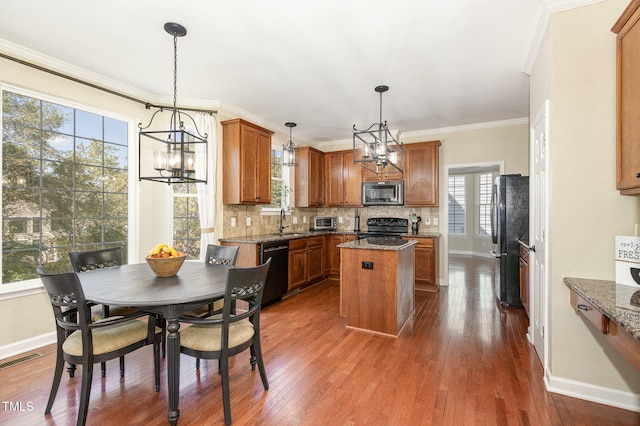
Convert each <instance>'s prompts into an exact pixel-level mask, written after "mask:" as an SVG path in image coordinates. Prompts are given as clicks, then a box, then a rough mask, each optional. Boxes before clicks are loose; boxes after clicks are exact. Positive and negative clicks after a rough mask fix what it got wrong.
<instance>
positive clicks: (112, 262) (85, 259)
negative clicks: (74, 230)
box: [69, 247, 166, 377]
mask: <svg viewBox="0 0 640 426" xmlns="http://www.w3.org/2000/svg"><path fill="white" fill-rule="evenodd" d="M69 259H70V260H71V267H72V268H73V271H74V272H78V273H83V272H89V271H96V270H100V269H106V268H115V267H117V266H120V265H122V249H121V248H120V247H111V248H106V249H99V250H88V251H70V252H69ZM96 307H97V308H98V309H96ZM96 307H93V308H92V320H93V321H98V320H99V319H101V318H107V317H109V316H118V315H120V316H126V315H129V314H132V313H134V312H138V309H135V308H129V307H126V306H107V305H98V306H96ZM156 324H157V325H159V326H160V327H161V328H162V331H163V333H164V332H165V330H166V322H165V321H164V319H163V318H161V317H160V316H156ZM165 354H166V342H165V339H164V338H163V339H162V355H163V356H165ZM100 370H101V374H102V377H104V376H105V375H106V371H107V370H106V365H105V364H104V363H103V364H102V365H101V368H100ZM74 371H75V366H73V365H70V366H69V375H70V376H71V377H73V375H74ZM120 377H124V356H122V357H121V358H120Z"/></svg>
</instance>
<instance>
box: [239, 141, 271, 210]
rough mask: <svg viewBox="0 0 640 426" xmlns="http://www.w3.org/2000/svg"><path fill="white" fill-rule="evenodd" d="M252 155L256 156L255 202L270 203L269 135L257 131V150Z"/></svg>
mask: <svg viewBox="0 0 640 426" xmlns="http://www.w3.org/2000/svg"><path fill="white" fill-rule="evenodd" d="M253 155H254V156H257V159H256V160H255V161H256V168H255V173H256V183H255V185H256V189H255V202H256V203H260V204H269V203H271V135H269V134H266V133H264V132H258V141H257V150H256V151H254V154H253ZM245 170H246V169H245Z"/></svg>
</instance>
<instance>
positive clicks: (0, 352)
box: [0, 332, 56, 360]
mask: <svg viewBox="0 0 640 426" xmlns="http://www.w3.org/2000/svg"><path fill="white" fill-rule="evenodd" d="M53 343H56V333H55V332H51V333H47V334H41V335H40V336H36V337H32V338H30V339H26V340H21V341H19V342H15V343H10V344H8V345H5V346H0V360H1V359H6V358H11V357H13V356H16V355H20V354H22V353H25V352H29V351H33V350H35V349H39V348H41V347H43V346H47V345H51V344H53Z"/></svg>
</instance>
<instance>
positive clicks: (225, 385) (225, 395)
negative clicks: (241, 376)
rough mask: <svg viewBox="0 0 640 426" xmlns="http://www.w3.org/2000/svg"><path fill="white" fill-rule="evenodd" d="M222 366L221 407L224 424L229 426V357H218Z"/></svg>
mask: <svg viewBox="0 0 640 426" xmlns="http://www.w3.org/2000/svg"><path fill="white" fill-rule="evenodd" d="M220 364H222V406H223V407H224V424H225V425H227V426H228V425H230V424H231V398H230V396H229V357H228V356H224V355H223V356H222V357H220Z"/></svg>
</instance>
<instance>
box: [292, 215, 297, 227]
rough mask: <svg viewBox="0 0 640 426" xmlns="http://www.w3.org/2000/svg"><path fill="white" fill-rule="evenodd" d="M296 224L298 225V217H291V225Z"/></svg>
mask: <svg viewBox="0 0 640 426" xmlns="http://www.w3.org/2000/svg"><path fill="white" fill-rule="evenodd" d="M296 223H298V216H294V217H293V224H294V225H295V224H296Z"/></svg>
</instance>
